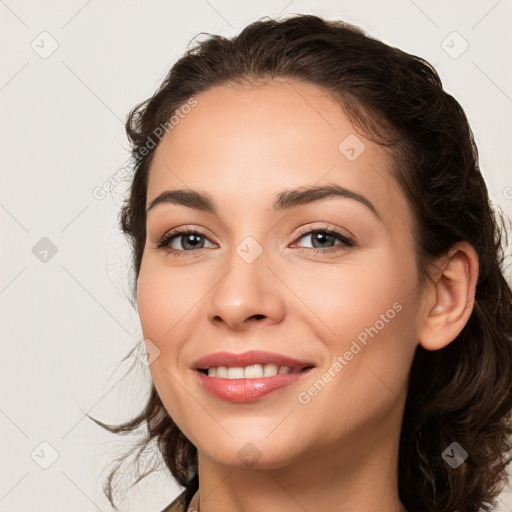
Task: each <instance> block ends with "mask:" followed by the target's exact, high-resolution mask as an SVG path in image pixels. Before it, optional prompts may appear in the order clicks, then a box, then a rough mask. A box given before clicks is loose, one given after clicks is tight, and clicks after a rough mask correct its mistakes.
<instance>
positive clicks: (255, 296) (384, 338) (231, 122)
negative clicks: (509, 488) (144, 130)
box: [137, 80, 478, 512]
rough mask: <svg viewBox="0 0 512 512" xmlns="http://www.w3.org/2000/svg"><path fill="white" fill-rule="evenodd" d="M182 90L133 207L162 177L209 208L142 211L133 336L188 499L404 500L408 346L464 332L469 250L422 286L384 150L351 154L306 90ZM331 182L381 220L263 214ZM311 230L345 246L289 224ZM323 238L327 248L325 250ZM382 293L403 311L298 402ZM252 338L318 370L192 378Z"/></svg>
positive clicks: (340, 211) (362, 212) (284, 504)
mask: <svg viewBox="0 0 512 512" xmlns="http://www.w3.org/2000/svg"><path fill="white" fill-rule="evenodd" d="M196 99H197V102H198V104H197V106H196V107H195V108H193V109H192V110H191V112H190V113H189V114H187V115H186V116H185V117H184V118H183V119H182V120H181V121H180V122H179V124H178V125H177V126H175V127H174V128H173V129H172V130H171V131H169V133H168V134H167V135H165V137H164V138H163V139H162V140H161V142H160V144H159V146H158V147H157V149H156V153H155V158H154V160H153V163H152V166H151V172H150V177H149V183H148V194H147V204H148V205H149V204H150V203H151V201H152V200H153V199H154V198H155V197H157V196H158V195H159V194H160V193H161V192H163V191H164V190H173V189H182V188H191V189H195V190H199V191H202V192H206V193H208V194H210V195H211V197H212V198H213V199H214V200H215V202H216V203H217V205H218V210H219V212H218V214H217V215H214V214H212V213H208V212H203V211H199V210H194V209H191V208H188V207H186V206H183V205H176V204H170V203H163V204H159V205H158V206H155V207H154V208H153V209H151V210H150V211H149V212H148V216H147V240H146V246H145V249H144V255H143V259H142V265H141V270H140V274H139V277H138V297H137V300H138V308H139V314H140V319H141V325H142V329H143V334H144V338H146V339H149V340H151V343H150V346H151V347H152V350H153V351H157V352H158V357H156V358H155V359H154V361H153V362H152V363H151V365H150V371H151V375H152V378H153V381H154V384H155V386H156V388H157V391H158V393H159V395H160V397H161V399H162V401H163V403H164V405H165V407H166V409H167V411H168V412H169V414H170V415H171V416H172V418H173V419H174V421H175V422H176V424H177V425H178V426H179V428H180V429H181V430H182V431H183V432H184V434H185V435H186V436H187V438H188V439H190V441H191V442H192V443H193V444H194V445H195V446H196V447H197V449H198V456H199V481H200V487H199V489H200V496H201V502H200V503H201V505H200V506H201V512H220V511H223V512H235V511H240V510H244V511H245V512H256V511H258V512H259V511H261V510H265V511H266V512H277V511H282V510H289V511H297V512H299V511H301V512H303V511H304V510H307V511H313V510H336V511H350V512H358V511H365V512H368V511H379V512H384V511H398V510H401V508H400V501H399V498H398V477H397V464H398V462H397V461H398V442H399V435H400V427H401V422H402V416H403V406H404V401H405V396H406V392H407V386H408V377H409V370H410V366H411V362H412V358H413V355H414V351H415V349H416V347H417V345H418V344H421V345H422V346H423V347H424V348H427V349H428V350H437V349H440V348H442V347H444V346H446V345H447V344H448V343H450V342H451V341H452V340H453V339H454V338H455V337H456V336H457V335H458V333H459V332H460V331H461V330H462V328H463V327H464V325H465V323H466V322H467V320H468V318H469V315H470V313H471V309H472V306H473V299H474V288H475V283H476V278H477V273H478V270H477V268H478V260H477V256H476V253H475V251H474V249H473V248H472V247H471V246H470V245H469V244H467V243H464V242H461V243H459V244H457V246H454V248H453V250H452V252H450V254H449V255H448V258H447V259H446V260H443V261H442V262H440V264H439V271H438V272H437V273H436V274H435V275H434V283H433V284H431V285H429V286H427V287H426V288H425V289H423V290H421V289H420V288H419V287H418V272H417V269H416V264H415V254H414V249H413V246H412V229H413V228H412V213H411V210H410V207H409V206H408V203H407V201H406V198H405V197H404V196H403V194H402V193H401V191H400V190H399V188H398V186H397V185H396V184H395V182H394V181H393V179H392V177H391V169H392V157H391V154H390V153H389V152H388V150H387V149H385V148H383V147H380V146H378V145H376V144H374V143H372V142H370V141H368V140H366V139H363V137H362V136H358V137H359V139H360V140H361V141H363V142H364V144H365V149H364V151H363V152H362V153H361V154H360V155H359V157H358V158H357V159H355V160H354V161H350V160H349V159H347V158H346V156H345V155H344V154H343V153H342V152H340V150H339V149H338V146H339V144H340V142H342V141H343V140H344V139H345V138H346V137H347V136H348V135H349V134H354V133H356V130H355V128H354V126H353V125H352V124H351V122H350V120H349V119H348V118H347V116H346V114H345V113H344V111H343V109H342V108H341V106H340V105H339V103H338V102H336V101H335V100H334V99H333V98H332V97H331V96H329V95H328V94H327V93H326V92H324V91H323V90H322V89H320V88H318V87H317V86H314V85H312V84H306V83H297V82H292V83H288V82H286V81H283V80H273V81H271V82H269V83H267V84H265V85H262V86H259V87H256V86H251V87H249V86H243V87H242V86H217V87H214V88H211V89H209V90H207V91H205V92H202V93H201V94H199V95H197V96H196ZM327 183H331V184H332V183H335V184H339V185H341V186H344V187H346V188H348V189H350V190H352V191H355V192H357V193H359V194H362V195H364V196H365V197H366V198H367V199H368V200H370V201H371V202H372V203H373V205H374V206H375V208H376V209H377V210H378V212H379V214H380V217H381V218H380V219H379V218H377V216H375V215H374V214H373V213H372V211H371V210H370V209H369V208H367V207H366V206H365V205H363V204H361V203H359V202H357V201H355V200H353V199H347V198H339V197H334V196H333V197H329V198H327V199H323V200H321V201H317V202H313V203H310V204H305V205H300V206H297V207H295V208H293V209H292V210H290V211H288V212H286V211H280V212H273V211H272V209H271V206H272V203H273V201H274V197H275V195H276V194H277V193H278V192H281V191H282V190H284V189H286V188H290V187H296V186H301V185H304V186H307V185H322V184H327ZM325 226H327V227H330V228H335V229H337V230H339V231H341V232H342V233H343V234H344V235H345V236H349V237H352V238H354V239H355V240H356V245H355V246H353V247H348V246H343V245H340V244H341V243H342V242H341V241H340V240H339V239H337V238H334V239H331V240H330V241H327V242H326V241H325V240H324V241H323V242H321V244H322V243H323V245H321V244H320V245H317V247H318V248H319V251H324V252H323V253H322V252H319V253H318V254H314V253H313V249H312V247H313V245H312V244H313V240H312V237H311V236H310V234H305V235H301V234H300V232H299V229H300V228H309V229H310V230H313V229H319V228H321V227H325ZM183 227H188V228H193V229H197V230H198V231H201V233H202V234H204V236H205V237H206V238H200V239H199V241H200V242H201V243H200V244H199V246H198V247H200V249H199V250H198V251H197V252H196V253H195V254H190V252H189V253H187V252H186V251H187V250H188V251H190V250H191V249H190V246H187V245H186V242H187V238H186V236H185V237H178V238H176V239H174V241H173V242H172V247H173V248H175V249H176V250H181V251H182V255H181V256H179V257H176V256H173V255H172V254H171V253H169V252H168V251H167V250H166V249H165V248H161V249H156V248H155V245H154V244H155V243H156V242H157V241H158V240H159V239H160V237H162V235H164V234H166V233H168V232H170V231H171V230H173V229H175V228H183ZM247 236H251V237H253V238H254V239H255V240H256V241H257V243H258V244H259V246H260V247H261V249H262V251H263V252H262V253H261V255H260V256H259V257H258V258H257V259H255V261H254V262H252V263H247V262H246V261H245V260H244V259H243V258H242V257H240V256H239V254H238V253H237V251H236V249H237V247H238V245H239V244H240V243H241V242H242V240H244V238H245V237H247ZM332 246H334V247H332ZM201 247H202V248H201ZM301 247H302V250H301ZM332 248H335V249H339V250H337V251H335V252H325V251H328V250H329V249H331V250H332ZM395 303H398V304H399V305H400V306H401V310H400V311H399V312H396V314H395V315H394V318H392V319H390V320H389V321H388V322H384V327H383V328H381V329H380V330H379V331H378V333H377V334H376V335H374V336H373V337H368V342H367V344H366V345H362V344H361V343H360V344H359V345H361V347H362V349H361V350H360V351H359V352H358V353H357V354H356V355H354V357H353V358H352V359H351V360H350V361H348V364H346V365H345V366H344V368H343V370H342V371H339V372H334V373H335V376H334V377H333V378H332V379H331V380H330V382H328V383H327V384H326V385H325V387H324V388H323V389H321V391H320V392H318V394H317V395H316V396H314V397H313V398H311V400H310V401H309V403H307V404H302V403H299V401H298V399H297V396H298V394H299V393H300V392H301V391H307V390H308V389H309V388H310V387H311V386H312V385H313V383H314V382H315V381H318V379H319V378H321V377H322V375H323V374H325V373H326V372H328V370H329V368H331V372H332V367H333V364H334V362H335V361H336V360H337V357H338V356H343V354H344V353H345V352H346V351H347V350H349V349H350V346H351V343H352V342H353V340H355V339H357V336H358V335H359V334H360V333H361V332H362V331H364V330H365V328H368V327H370V326H374V325H375V324H376V321H377V320H379V319H380V318H382V317H381V315H382V314H384V315H385V314H386V311H388V310H389V309H390V308H392V305H393V304H395ZM254 315H260V316H258V317H254ZM155 347H156V348H155ZM250 349H260V350H268V351H271V352H278V353H282V354H286V355H289V356H291V357H295V358H297V359H303V360H310V361H313V362H314V364H315V365H316V368H315V369H314V370H313V371H312V372H310V374H309V375H307V376H305V378H304V379H303V380H301V381H300V382H298V383H296V384H293V385H291V386H288V387H287V388H284V389H281V390H280V391H278V392H276V393H273V394H270V395H268V396H266V397H264V398H262V399H260V400H258V401H256V402H252V403H248V404H235V403H229V402H225V401H222V400H219V399H218V398H215V397H213V396H211V395H210V394H208V393H207V392H206V391H204V390H203V389H202V388H201V387H200V385H199V384H198V381H197V379H196V375H195V374H194V371H193V370H192V369H191V366H192V364H193V363H194V361H196V360H197V359H199V358H200V357H203V356H205V355H207V354H210V353H213V352H217V351H224V350H226V351H231V352H244V351H246V350H250ZM148 350H149V349H148ZM248 442H251V443H253V445H254V446H255V447H256V449H257V453H258V456H257V457H256V458H257V462H256V463H255V464H254V465H252V466H250V467H249V466H248V465H247V464H246V463H244V462H243V460H241V459H240V458H239V457H238V454H239V453H244V451H243V450H244V449H245V450H247V447H246V443H248ZM244 446H245V447H246V448H244ZM240 450H242V452H240ZM258 457H259V458H258Z"/></svg>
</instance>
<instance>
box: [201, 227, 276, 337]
mask: <svg viewBox="0 0 512 512" xmlns="http://www.w3.org/2000/svg"><path fill="white" fill-rule="evenodd" d="M267 252H268V249H264V248H263V245H262V244H260V242H258V240H256V238H255V237H253V236H251V235H247V236H245V237H244V238H242V241H241V242H239V243H238V244H236V245H234V246H233V248H232V250H231V251H230V252H229V255H227V256H226V259H225V261H224V263H225V269H226V270H225V271H224V272H223V277H222V278H221V279H220V280H219V282H218V283H217V284H216V285H215V286H214V288H213V290H212V294H211V299H210V305H209V317H210V318H211V319H213V318H216V319H217V320H218V319H222V320H223V321H224V322H225V323H226V324H229V325H230V326H231V327H233V328H236V327H237V326H240V325H242V324H243V322H244V321H245V320H248V319H249V318H261V317H268V318H272V319H274V320H275V319H276V317H277V316H279V314H280V310H281V308H280V307H279V297H278V294H277V293H278V292H277V289H276V286H275V283H271V282H270V280H271V279H272V273H271V272H270V271H269V270H268V268H267V264H268V263H269V254H267Z"/></svg>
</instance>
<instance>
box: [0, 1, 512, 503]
mask: <svg viewBox="0 0 512 512" xmlns="http://www.w3.org/2000/svg"><path fill="white" fill-rule="evenodd" d="M291 13H313V14H318V15H321V16H324V17H327V18H341V19H344V20H346V21H349V22H352V23H355V24H357V25H360V26H361V27H363V28H365V29H366V30H367V31H368V32H369V33H370V34H371V35H375V36H377V37H379V38H381V39H382V40H384V41H385V42H387V43H389V44H392V45H395V46H398V47H400V48H402V49H404V50H406V51H407V52H409V53H414V54H417V55H420V56H422V57H424V58H426V59H427V60H428V61H430V62H431V63H432V64H433V65H434V66H435V67H436V69H437V70H438V72H439V74H440V76H441V78H442V80H443V83H444V84H445V87H446V89H447V90H448V91H449V92H450V93H451V94H453V95H454V96H455V97H456V98H457V99H458V100H459V102H460V103H461V104H462V106H463V107H464V109H465V111H466V113H467V115H468V117H469V120H470V123H471V125H472V128H473V130H474V133H475V137H476V141H477V144H478V146H479V150H480V155H481V166H482V170H483V173H484V176H485V179H486V182H487V184H488V188H489V193H490V195H491V199H492V201H493V202H494V203H495V204H496V206H498V207H500V208H501V209H502V210H503V211H504V212H505V213H506V215H507V216H508V217H509V218H510V217H512V173H511V171H510V162H511V156H512V147H511V146H512V144H511V141H512V137H511V135H512V133H511V131H512V130H511V123H510V119H511V112H512V99H511V98H512V72H511V68H510V60H509V57H510V55H511V53H512V52H511V42H512V37H511V35H510V34H511V33H510V25H511V21H512V19H511V18H512V16H511V14H512V2H511V1H510V0H501V1H498V0H479V1H474V2H467V1H464V0H452V1H450V2H446V1H444V0H431V1H427V0H415V1H412V0H393V1H389V0H388V1H386V2H378V1H376V0H345V1H339V0H338V1H334V0H331V1H329V0H323V1H310V2H306V1H299V0H291V1H290V0H261V1H259V2H248V1H235V0H190V1H187V2H177V1H163V0H153V1H151V2H142V1H133V0H131V1H126V0H124V1H120V0H108V1H103V2H100V1H99V0H89V1H87V0H67V1H64V0H51V1H46V2H29V1H28V0H5V1H3V0H2V1H0V24H1V25H0V27H1V29H0V33H1V37H2V40H1V45H0V48H1V52H2V59H1V77H0V107H1V112H2V113H1V133H0V140H1V144H2V151H1V173H0V235H1V241H0V255H1V265H0V314H1V318H0V333H1V342H2V357H1V368H0V375H1V385H0V428H1V432H2V435H1V437H0V444H1V448H2V454H1V456H0V458H1V459H2V465H1V470H0V471H1V473H0V511H6V512H7V511H9V512H12V511H31V510H38V511H39V512H50V511H51V512H58V511H67V510H73V511H74V512H88V511H97V510H101V511H109V510H111V507H110V505H109V504H108V502H107V500H106V498H105V497H104V495H103V494H102V489H101V486H102V483H103V478H104V476H105V475H106V468H108V467H109V463H110V462H111V461H112V459H113V458H114V456H117V455H119V454H121V453H122V452H123V450H124V449H125V448H129V447H130V442H129V439H126V438H120V437H119V436H114V435H110V434H108V433H107V432H105V431H103V430H102V429H100V428H99V427H98V426H96V425H95V424H94V423H93V422H92V421H90V420H89V419H88V418H87V417H86V416H85V415H84V413H85V412H88V413H89V414H91V415H93V416H94V417H96V418H98V419H101V420H103V421H107V422H121V421H123V420H126V419H128V418H131V417H132V415H133V414H134V413H135V412H138V411H139V408H140V407H141V406H142V404H143V403H144V399H145V397H146V394H147V391H148V389H149V383H150V380H149V372H148V369H147V367H145V366H144V364H142V363H140V362H139V361H138V360H135V359H134V358H132V359H133V360H132V361H131V362H130V361H127V362H125V363H123V364H120V363H121V359H122V358H123V357H124V356H125V355H126V354H127V353H128V351H129V350H130V349H131V348H132V347H133V346H134V345H135V344H136V343H137V342H138V341H140V339H141V332H140V326H139V323H138V318H137V315H136V311H135V310H134V309H133V307H132V305H131V303H130V301H129V298H130V290H131V281H130V277H131V275H130V269H129V259H130V253H129V250H128V245H127V243H126V242H125V240H124V239H123V237H122V235H121V233H120V231H119V229H118V212H119V207H120V205H121V202H122V197H123V193H124V191H125V190H126V185H125V184H120V185H119V186H118V187H116V188H115V190H113V192H112V193H111V194H107V195H106V197H104V198H103V199H97V198H96V197H95V196H94V195H93V190H94V189H95V188H96V187H101V186H103V185H104V184H105V183H106V182H109V180H110V179H111V176H112V175H113V174H114V173H116V171H118V169H120V168H121V167H122V165H123V163H124V162H125V160H126V159H127V157H128V155H129V154H128V144H127V140H126V138H125V134H124V120H125V118H126V115H127V113H128V111H129V109H130V108H131V107H132V106H134V105H135V104H136V103H137V102H139V101H142V100H144V99H146V98H147V97H148V96H149V95H151V94H152V93H153V91H154V90H155V88H156V87H157V86H158V85H159V83H160V81H161V80H162V78H163V77H164V75H165V74H166V73H167V71H168V69H169V68H170V66H171V65H172V64H173V62H174V61H175V60H176V59H177V58H178V57H179V56H180V55H181V54H182V53H183V51H184V50H185V49H186V46H187V44H188V42H189V41H190V39H191V38H192V37H193V36H195V35H197V34H198V33H200V32H209V33H220V34H223V35H227V36H232V35H234V34H236V33H238V32H239V31H240V29H241V28H242V27H244V26H245V25H246V24H248V23H250V22H252V21H254V20H256V19H257V18H259V17H262V16H266V15H268V16H272V17H276V16H280V15H286V14H291ZM508 278H509V279H510V270H509V271H508ZM132 363H136V365H135V367H134V370H133V371H131V372H130V373H127V371H128V369H129V367H130V365H131V364H132ZM511 492H512V490H511V488H510V487H508V488H507V489H506V491H505V492H504V493H503V494H502V496H501V502H500V508H499V510H500V511H502V512H505V511H512V494H511ZM178 493H179V488H178V487H177V486H176V485H175V484H174V483H173V481H172V479H171V478H170V477H169V476H168V475H166V473H165V472H159V473H157V474H155V475H153V476H151V477H149V478H147V479H145V480H143V481H142V482H141V483H140V484H139V485H138V486H136V487H134V488H133V489H131V490H126V501H125V502H124V503H123V506H122V510H126V511H147V512H157V511H159V510H160V509H161V508H163V507H164V506H165V505H166V504H168V503H169V502H170V501H171V500H172V499H173V498H174V497H175V496H176V495H177V494H178Z"/></svg>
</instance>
